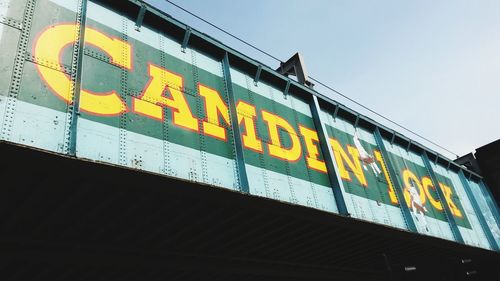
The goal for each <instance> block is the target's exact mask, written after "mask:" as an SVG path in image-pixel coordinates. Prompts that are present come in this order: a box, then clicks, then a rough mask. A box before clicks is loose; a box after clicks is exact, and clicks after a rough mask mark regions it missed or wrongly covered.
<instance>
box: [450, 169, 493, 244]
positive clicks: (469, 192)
mask: <svg viewBox="0 0 500 281" xmlns="http://www.w3.org/2000/svg"><path fill="white" fill-rule="evenodd" d="M459 177H460V181H461V182H462V185H463V187H464V190H465V192H466V193H467V196H468V197H469V199H470V202H471V204H472V207H473V208H474V213H475V214H476V215H477V218H478V220H479V223H480V224H481V228H482V230H483V232H484V234H485V235H486V238H487V239H488V242H489V243H490V246H491V248H492V249H494V250H496V251H498V250H499V248H498V244H497V242H496V241H495V237H493V233H492V230H491V229H490V228H489V226H488V224H487V223H486V220H485V218H484V215H483V213H482V210H481V208H480V207H479V204H478V203H477V199H476V198H475V196H474V194H473V193H472V190H471V188H470V186H469V183H468V182H467V179H466V178H465V175H464V172H463V171H459Z"/></svg>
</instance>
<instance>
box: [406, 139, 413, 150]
mask: <svg viewBox="0 0 500 281" xmlns="http://www.w3.org/2000/svg"><path fill="white" fill-rule="evenodd" d="M411 145H412V141H411V140H410V141H408V146H407V147H406V151H410V147H411Z"/></svg>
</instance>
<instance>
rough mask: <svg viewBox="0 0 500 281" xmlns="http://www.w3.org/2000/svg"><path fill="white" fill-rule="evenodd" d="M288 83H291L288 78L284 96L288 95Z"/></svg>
mask: <svg viewBox="0 0 500 281" xmlns="http://www.w3.org/2000/svg"><path fill="white" fill-rule="evenodd" d="M290 84H291V82H290V79H288V80H287V81H286V86H285V92H284V93H285V97H286V96H288V92H289V91H290Z"/></svg>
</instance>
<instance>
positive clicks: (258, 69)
mask: <svg viewBox="0 0 500 281" xmlns="http://www.w3.org/2000/svg"><path fill="white" fill-rule="evenodd" d="M261 72H262V65H261V64H259V66H258V67H257V72H256V73H255V78H254V79H253V83H254V84H255V86H257V83H258V82H259V80H260V73H261Z"/></svg>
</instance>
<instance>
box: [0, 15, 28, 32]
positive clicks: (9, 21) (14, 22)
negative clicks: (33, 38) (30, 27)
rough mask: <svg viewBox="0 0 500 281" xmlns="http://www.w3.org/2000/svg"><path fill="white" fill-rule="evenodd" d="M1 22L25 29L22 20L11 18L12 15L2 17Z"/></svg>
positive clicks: (18, 28)
mask: <svg viewBox="0 0 500 281" xmlns="http://www.w3.org/2000/svg"><path fill="white" fill-rule="evenodd" d="M0 23H3V24H5V25H8V26H10V27H12V28H15V29H17V30H22V29H23V23H22V22H21V21H18V20H16V19H13V18H10V17H3V16H2V17H0Z"/></svg>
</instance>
